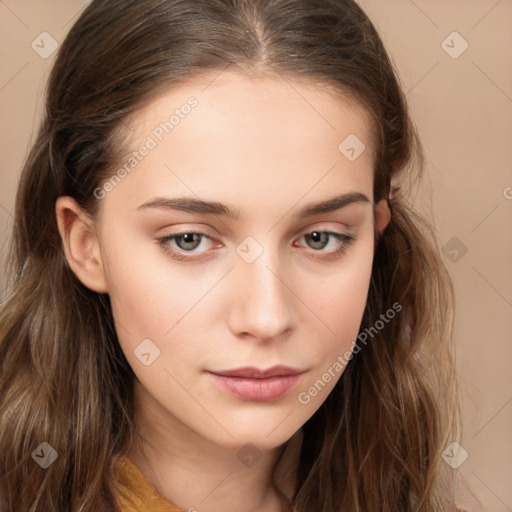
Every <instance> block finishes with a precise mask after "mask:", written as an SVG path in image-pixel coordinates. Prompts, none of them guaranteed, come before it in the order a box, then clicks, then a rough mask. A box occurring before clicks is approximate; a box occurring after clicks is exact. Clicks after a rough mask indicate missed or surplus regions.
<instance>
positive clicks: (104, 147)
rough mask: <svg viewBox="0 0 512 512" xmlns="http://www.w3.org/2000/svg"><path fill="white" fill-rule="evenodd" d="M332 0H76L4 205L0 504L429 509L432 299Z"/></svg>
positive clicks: (401, 169) (366, 31)
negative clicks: (82, 3)
mask: <svg viewBox="0 0 512 512" xmlns="http://www.w3.org/2000/svg"><path fill="white" fill-rule="evenodd" d="M421 164H422V153H421V146H420V143H419V141H418V139H417V136H416V133H415V130H414V127H413V125H412V122H411V120H410V118H409V115H408V112H407V108H406V103H405V100H404V96H403V94H402V92H401V88H400V86H399V83H398V81H397V78H396V75H395V72H394V70H393V66H392V64H391V62H390V60H389V58H388V56H387V54H386V51H385V49H384V47H383V45H382V42H381V40H380V38H379V36H378V34H377V32H376V30H375V28H374V27H373V25H372V24H371V22H370V21H369V19H368V18H367V16H366V15H365V14H364V12H363V11H362V10H361V8H360V7H359V6H358V5H357V3H356V2H355V1H352V0H307V1H306V0H193V1H192V0H123V1H112V0H108V1H107V0H93V1H92V2H91V3H90V4H89V5H88V7H87V8H86V9H85V10H84V12H83V13H82V15H81V16H80V18H79V19H78V21H77V22H76V23H75V25H74V26H73V28H72V29H71V31H70V32H69V34H68V36H67V37H66V39H65V41H64V42H63V44H62V45H61V47H60V49H59V53H58V55H57V58H56V61H55V64H54V67H53V70H52V73H51V76H50V80H49V85H48V91H47V99H46V111H45V115H44V119H43V121H42V125H41V127H40V130H39V134H38V137H37V140H36V141H35V143H34V146H33V148H32V149H31V152H30V154H29V156H28V158H27V161H26V163H25V166H24V169H23V172H22V175H21V178H20V182H19V189H18V193H17V198H16V212H15V225H14V231H13V243H12V252H11V258H10V262H9V263H10V265H9V272H10V273H9V275H10V276H11V288H10V290H9V293H10V294H9V296H8V298H7V299H6V300H5V302H4V304H3V305H2V310H1V317H0V320H1V324H0V365H1V375H0V408H1V409H0V410H1V419H0V449H1V453H2V457H1V461H0V476H1V478H0V511H1V512H7V511H9V512H12V511H14V510H16V511H30V512H36V511H44V512H49V511H56V512H57V511H58V512H64V511H66V512H69V511H80V512H86V511H87V512H89V511H90V512H93V511H94V512H97V511H112V510H123V511H146V510H151V511H158V510H161V511H163V510H167V511H172V510H174V511H176V510H189V511H193V510H196V511H200V512H219V511H223V512H230V511H234V510H236V511H239V512H262V511H264V512H278V511H284V510H293V511H295V512H312V511H315V512H320V511H321V512H335V511H353V512H356V511H358V512H363V511H367V512H370V511H371V512H375V511H386V512H396V511H421V512H433V511H454V510H456V507H455V503H454V498H453V494H454V493H453V486H452V473H451V472H452V469H451V468H450V467H449V466H448V465H447V464H446V463H445V462H444V461H443V460H442V458H441V454H442V452H443V450H445V448H446V447H447V446H448V445H449V444H450V443H451V442H452V441H454V440H456V439H457V428H456V427H457V425H458V421H457V414H456V411H457V402H456V399H455V396H456V395H455V377H454V367H453V361H452V356H451V352H452V349H451V343H452V331H451V330H452V317H453V309H454V308H453V291H452V285H451V282H450V280H449V278H448V276H447V273H446V270H445V268H444V266H443V264H442V261H441V259H440V257H439V254H438V248H437V245H436V240H435V237H434V236H433V233H432V230H431V228H430V226H429V224H428V222H427V221H425V220H423V219H422V218H421V217H420V216H419V215H418V214H417V213H415V212H414V210H413V209H412V207H410V206H409V205H408V203H407V199H406V196H405V194H404V193H403V190H404V183H405V182H406V180H408V179H410V180H412V181H411V182H412V183H415V182H416V181H417V180H418V179H419V176H420V174H419V173H420V170H421Z"/></svg>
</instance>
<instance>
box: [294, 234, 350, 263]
mask: <svg viewBox="0 0 512 512" xmlns="http://www.w3.org/2000/svg"><path fill="white" fill-rule="evenodd" d="M301 238H304V239H305V240H306V243H307V244H308V245H309V247H311V248H312V249H313V252H316V253H321V254H323V253H326V255H327V256H328V257H336V256H339V255H341V254H343V253H345V252H346V250H347V249H348V247H349V246H350V245H351V244H353V243H354V242H355V241H356V239H355V237H354V236H352V235H348V234H346V233H338V232H336V231H326V230H323V231H322V230H315V231H311V232H310V233H305V234H304V235H302V237H301ZM329 246H331V249H330V250H324V249H325V248H326V247H329Z"/></svg>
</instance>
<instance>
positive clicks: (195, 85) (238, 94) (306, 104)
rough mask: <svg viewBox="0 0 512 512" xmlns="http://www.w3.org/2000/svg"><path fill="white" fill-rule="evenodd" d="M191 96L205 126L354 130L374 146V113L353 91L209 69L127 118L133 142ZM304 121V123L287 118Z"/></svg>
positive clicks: (340, 132)
mask: <svg viewBox="0 0 512 512" xmlns="http://www.w3.org/2000/svg"><path fill="white" fill-rule="evenodd" d="M190 98H194V99H195V100H197V102H198V107H199V108H194V110H193V112H192V113H193V114H194V117H195V118H198V117H200V118H201V124H202V125H203V126H204V127H205V129H208V128H210V127H212V126H215V128H229V127H231V128H233V129H236V128H237V127H239V126H246V127H247V126H249V127H250V128H251V130H253V131H256V130H257V129H258V128H262V127H265V128H266V129H267V130H268V131H269V132H270V134H272V132H273V133H275V134H277V133H278V131H279V130H280V128H281V129H282V128H285V127H288V129H289V133H290V134H292V135H294V138H297V139H298V138H299V137H300V136H301V135H303V136H304V138H306V137H307V136H310V137H314V135H315V134H316V133H320V132H322V131H331V132H337V135H338V136H340V137H341V136H343V135H344V131H346V130H348V129H352V130H353V131H354V132H355V133H357V134H358V135H359V138H361V139H364V141H365V145H366V147H367V149H368V154H371V153H372V152H373V149H374V140H373V138H374V137H373V135H374V134H373V131H372V125H373V122H372V119H371V116H370V114H369V113H368V111H367V110H366V109H365V108H364V107H363V106H362V105H361V104H360V103H359V102H358V101H357V100H355V99H354V96H353V95H352V94H349V93H348V92H344V91H343V90H341V89H339V88H335V87H333V86H332V85H329V84H325V83H319V82H313V80H312V79H310V80H306V79H305V78H303V77H300V78H298V77H293V76H291V75H290V76H289V75H286V76H285V75H281V74H278V75H253V76H248V75H245V74H241V73H237V72H233V71H223V72H219V71H209V72H203V73H200V74H198V75H195V76H193V77H191V78H190V79H188V80H187V81H186V82H185V83H181V84H179V85H177V86H173V87H171V88H169V89H167V90H165V89H164V90H163V91H159V92H158V93H156V94H155V95H154V96H153V97H152V98H149V100H147V101H146V102H145V104H144V105H143V107H142V108H140V109H139V110H138V111H137V112H135V113H134V114H132V116H130V117H129V119H128V120H127V121H126V123H124V124H125V126H128V127H129V129H130V131H129V135H130V136H129V137H128V140H129V142H130V146H135V147H137V143H138V142H140V141H141V139H142V138H143V137H144V136H145V135H147V134H148V133H151V131H152V130H154V129H155V127H157V126H158V125H159V123H161V122H162V121H165V120H167V121H169V119H170V118H171V117H172V114H173V113H176V111H179V110H180V107H181V106H183V105H185V104H186V103H187V100H188V99H190ZM177 114H179V115H180V119H182V118H183V116H182V115H181V113H180V112H177ZM301 120H302V121H303V124H301V125H299V126H297V125H290V124H288V123H287V121H301ZM228 125H229V126H228ZM197 128H198V127H197V126H194V129H196V130H197ZM181 131H183V128H181ZM345 135H346V134H345ZM131 149H133V148H130V150H131ZM372 156H373V155H372Z"/></svg>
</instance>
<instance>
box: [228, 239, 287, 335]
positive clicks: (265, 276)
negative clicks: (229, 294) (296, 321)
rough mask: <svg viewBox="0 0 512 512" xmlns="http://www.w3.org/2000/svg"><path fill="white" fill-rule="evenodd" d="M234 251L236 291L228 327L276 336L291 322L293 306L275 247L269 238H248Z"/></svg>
mask: <svg viewBox="0 0 512 512" xmlns="http://www.w3.org/2000/svg"><path fill="white" fill-rule="evenodd" d="M248 238H251V237H248ZM269 238H270V237H269ZM256 244H257V245H256ZM244 250H245V252H244ZM240 251H241V252H240ZM251 251H252V255H251ZM237 252H238V253H239V256H240V259H239V261H237V264H236V276H237V286H238V291H237V293H236V297H237V298H236V300H235V303H234V304H233V305H232V307H233V310H232V311H233V314H232V316H231V322H232V325H231V327H232V329H234V330H235V331H238V334H241V333H247V334H252V335H253V336H254V337H256V338H258V339H270V338H275V337H278V336H279V335H280V334H281V333H282V332H284V331H285V330H286V329H287V328H289V327H290V326H291V324H292V321H293V307H294V305H293V294H291V292H290V290H289V289H288V287H287V286H286V284H285V283H286V276H285V273H284V271H283V269H284V268H285V267H284V265H283V262H282V260H281V258H280V255H279V253H278V248H277V247H276V246H274V245H273V244H271V243H270V241H269V240H267V241H266V243H260V242H256V241H255V240H254V239H252V240H250V239H249V240H245V241H244V242H242V243H241V244H240V246H239V247H238V248H237ZM258 253H259V254H258ZM247 255H250V256H249V257H247ZM253 258H254V259H253Z"/></svg>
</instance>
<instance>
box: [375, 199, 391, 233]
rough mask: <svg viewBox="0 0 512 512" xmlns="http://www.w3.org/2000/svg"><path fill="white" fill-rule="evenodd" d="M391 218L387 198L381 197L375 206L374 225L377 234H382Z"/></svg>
mask: <svg viewBox="0 0 512 512" xmlns="http://www.w3.org/2000/svg"><path fill="white" fill-rule="evenodd" d="M390 220H391V210H390V209H389V203H388V200H387V199H385V198H384V199H381V200H380V201H379V202H378V203H377V206H376V207H375V226H376V229H377V231H378V233H379V234H382V233H383V232H384V230H385V229H386V227H387V225H388V224H389V221H390Z"/></svg>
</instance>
